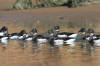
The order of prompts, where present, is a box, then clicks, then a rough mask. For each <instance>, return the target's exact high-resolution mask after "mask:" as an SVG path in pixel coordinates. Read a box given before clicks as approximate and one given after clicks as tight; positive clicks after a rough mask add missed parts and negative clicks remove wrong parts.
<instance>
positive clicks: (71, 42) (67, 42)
mask: <svg viewBox="0 0 100 66" xmlns="http://www.w3.org/2000/svg"><path fill="white" fill-rule="evenodd" d="M64 42H65V44H68V45H70V46H75V39H69V40H66V41H64Z"/></svg>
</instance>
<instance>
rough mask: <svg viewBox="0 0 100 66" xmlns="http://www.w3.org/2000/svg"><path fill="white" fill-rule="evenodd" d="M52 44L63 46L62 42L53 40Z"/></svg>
mask: <svg viewBox="0 0 100 66" xmlns="http://www.w3.org/2000/svg"><path fill="white" fill-rule="evenodd" d="M54 44H55V45H57V46H60V45H63V44H64V40H60V39H59V40H54Z"/></svg>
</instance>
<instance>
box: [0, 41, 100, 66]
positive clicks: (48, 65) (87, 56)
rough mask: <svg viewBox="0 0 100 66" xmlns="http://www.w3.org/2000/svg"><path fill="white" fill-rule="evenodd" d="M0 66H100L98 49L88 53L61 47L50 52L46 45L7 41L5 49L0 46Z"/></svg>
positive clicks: (84, 50) (82, 50)
mask: <svg viewBox="0 0 100 66" xmlns="http://www.w3.org/2000/svg"><path fill="white" fill-rule="evenodd" d="M0 66H100V47H95V50H94V51H92V52H90V51H89V50H88V49H82V48H81V46H80V44H77V46H75V47H69V46H61V47H59V48H57V47H56V48H55V49H54V50H52V51H51V50H50V47H49V45H48V44H44V45H38V47H36V45H35V44H34V45H33V44H32V43H31V42H27V44H26V45H23V42H21V41H18V42H17V41H14V40H13V41H9V43H8V46H6V47H5V48H4V47H3V45H2V44H0Z"/></svg>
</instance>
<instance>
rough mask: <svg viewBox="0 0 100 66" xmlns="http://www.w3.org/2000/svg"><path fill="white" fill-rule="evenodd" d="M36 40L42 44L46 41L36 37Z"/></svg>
mask: <svg viewBox="0 0 100 66" xmlns="http://www.w3.org/2000/svg"><path fill="white" fill-rule="evenodd" d="M37 42H38V43H39V44H43V43H46V42H47V39H37Z"/></svg>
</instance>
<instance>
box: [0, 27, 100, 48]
mask: <svg viewBox="0 0 100 66" xmlns="http://www.w3.org/2000/svg"><path fill="white" fill-rule="evenodd" d="M78 36H80V40H81V41H82V47H83V48H86V45H87V44H88V45H89V47H90V49H94V45H96V46H100V35H96V34H95V33H94V30H93V29H88V30H86V29H85V28H81V29H80V30H79V31H78V33H70V32H60V27H59V26H54V27H53V28H52V29H50V30H48V33H47V34H38V31H37V29H36V28H33V29H32V30H31V31H30V33H27V32H26V31H25V30H21V31H20V32H19V33H11V34H8V28H7V27H6V26H3V27H2V28H1V29H0V43H1V44H4V45H8V41H9V40H21V41H23V42H26V41H31V42H32V43H33V44H46V43H48V44H49V45H50V48H54V47H55V46H57V47H58V46H63V45H69V46H75V45H76V44H77V43H76V39H77V38H78Z"/></svg>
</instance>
